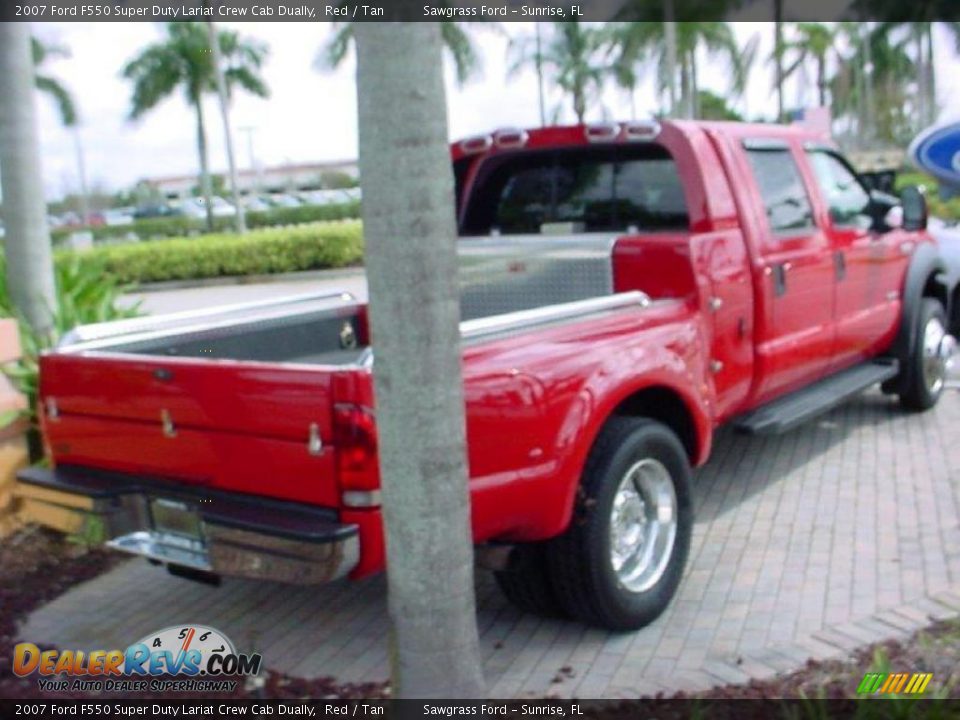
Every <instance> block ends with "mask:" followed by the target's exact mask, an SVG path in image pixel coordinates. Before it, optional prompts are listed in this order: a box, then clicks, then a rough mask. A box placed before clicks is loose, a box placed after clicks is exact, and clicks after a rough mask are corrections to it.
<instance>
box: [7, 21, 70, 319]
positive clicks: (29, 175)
mask: <svg viewBox="0 0 960 720" xmlns="http://www.w3.org/2000/svg"><path fill="white" fill-rule="evenodd" d="M33 88H34V78H33V56H32V55H31V52H30V25H29V24H28V23H19V22H18V23H8V22H4V23H0V186H2V187H3V215H4V221H5V222H6V236H5V237H4V241H3V245H4V251H5V253H6V261H7V285H8V287H9V288H10V298H11V300H12V302H13V304H14V305H15V306H16V308H17V309H18V310H19V311H20V312H21V313H22V314H23V316H24V319H25V320H26V321H27V322H28V323H30V326H31V327H32V328H33V329H34V330H35V331H36V332H37V333H39V334H40V335H49V334H50V333H51V332H52V331H53V327H54V324H53V321H54V315H55V314H56V312H57V293H56V285H55V283H54V278H53V256H52V253H51V251H50V232H49V230H48V228H47V206H46V202H45V201H44V195H43V176H42V174H41V168H40V140H39V136H38V133H37V118H36V108H35V106H34V93H33Z"/></svg>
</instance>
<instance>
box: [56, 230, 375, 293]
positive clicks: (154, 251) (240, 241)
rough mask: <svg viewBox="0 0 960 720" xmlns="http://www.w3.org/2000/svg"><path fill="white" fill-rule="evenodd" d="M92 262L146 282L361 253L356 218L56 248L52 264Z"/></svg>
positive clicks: (305, 265)
mask: <svg viewBox="0 0 960 720" xmlns="http://www.w3.org/2000/svg"><path fill="white" fill-rule="evenodd" d="M77 256H79V257H81V258H82V259H83V260H85V261H89V262H95V263H97V264H98V266H100V267H102V268H103V270H104V272H105V273H106V274H108V275H109V276H110V277H111V278H112V279H113V280H114V281H115V282H118V283H122V284H128V283H147V282H160V281H164V280H194V279H199V278H213V277H225V276H232V275H261V274H268V273H284V272H296V271H298V270H317V269H322V268H336V267H344V266H347V265H352V264H356V263H359V262H360V261H361V260H362V258H363V233H362V230H361V226H360V223H359V222H356V221H342V222H327V223H314V224H305V225H297V226H293V227H282V228H262V229H259V230H253V231H251V232H249V233H247V234H246V235H242V236H241V235H234V234H214V235H200V236H197V237H191V238H175V239H170V240H160V241H156V242H142V243H129V244H125V245H102V246H99V247H94V248H92V249H90V250H86V251H81V252H73V251H70V250H58V251H57V253H56V260H57V263H58V264H60V263H67V262H72V261H73V259H74V258H75V257H77Z"/></svg>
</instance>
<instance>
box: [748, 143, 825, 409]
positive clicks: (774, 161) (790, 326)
mask: <svg viewBox="0 0 960 720" xmlns="http://www.w3.org/2000/svg"><path fill="white" fill-rule="evenodd" d="M742 148H743V153H744V155H745V157H746V161H747V163H746V164H747V167H748V168H749V172H748V175H749V179H748V185H749V186H750V187H746V188H744V189H743V191H744V192H747V193H749V194H750V195H752V196H753V202H752V203H751V204H750V207H752V208H753V209H754V211H755V212H756V213H759V214H761V215H762V216H761V217H758V218H757V225H758V227H760V228H762V230H761V236H760V237H759V238H758V240H759V242H758V249H757V252H758V259H757V261H756V262H755V264H754V287H755V288H756V297H757V302H756V335H755V336H756V355H755V358H756V370H757V376H758V386H757V389H756V393H755V398H756V400H757V401H761V402H762V401H764V400H768V399H771V398H772V397H774V396H776V395H779V394H782V393H784V392H788V391H790V390H793V389H795V388H798V387H800V386H802V385H804V384H806V383H808V382H810V381H811V380H814V379H816V378H817V377H819V376H821V375H823V374H825V373H826V371H827V368H828V366H829V364H830V358H831V352H832V350H833V340H834V324H833V318H834V293H833V285H834V279H833V278H834V275H833V273H834V270H833V257H832V247H831V243H830V238H829V237H828V236H827V234H826V233H824V231H823V230H822V229H821V228H820V227H818V226H817V223H816V220H815V217H814V212H813V205H812V203H811V200H810V196H809V193H808V189H807V187H806V185H805V183H804V181H803V177H802V174H801V171H800V166H799V161H800V160H802V156H801V155H800V153H801V152H802V150H801V148H800V147H799V146H798V145H795V144H793V143H789V142H787V141H785V140H782V139H764V138H757V139H746V140H744V141H743V145H742Z"/></svg>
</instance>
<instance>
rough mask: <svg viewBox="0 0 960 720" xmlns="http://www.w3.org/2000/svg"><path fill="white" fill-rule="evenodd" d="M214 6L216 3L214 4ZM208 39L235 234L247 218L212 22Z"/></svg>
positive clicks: (214, 28)
mask: <svg viewBox="0 0 960 720" xmlns="http://www.w3.org/2000/svg"><path fill="white" fill-rule="evenodd" d="M214 5H216V2H214ZM207 34H208V36H209V38H210V53H211V55H212V57H213V74H214V77H216V79H217V99H218V100H219V101H220V117H221V118H222V119H223V137H224V141H225V142H226V145H227V168H228V170H229V173H230V194H231V196H232V200H233V204H234V207H236V208H237V214H236V221H237V225H236V227H237V232H238V233H240V234H241V235H243V234H244V233H246V232H247V218H246V213H244V211H243V203H241V202H240V188H239V187H238V185H237V163H236V160H235V159H234V155H233V133H232V132H230V99H229V97H227V84H226V82H225V81H224V79H223V60H222V59H221V57H220V43H219V42H218V41H217V28H216V26H215V25H214V23H213V22H212V21H210V22H208V23H207Z"/></svg>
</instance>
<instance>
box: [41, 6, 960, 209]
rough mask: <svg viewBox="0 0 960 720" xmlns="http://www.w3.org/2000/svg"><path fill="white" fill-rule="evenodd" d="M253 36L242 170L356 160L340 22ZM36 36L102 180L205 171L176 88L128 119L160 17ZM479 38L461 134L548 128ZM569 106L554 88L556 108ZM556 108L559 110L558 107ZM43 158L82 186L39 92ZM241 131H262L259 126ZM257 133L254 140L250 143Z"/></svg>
mask: <svg viewBox="0 0 960 720" xmlns="http://www.w3.org/2000/svg"><path fill="white" fill-rule="evenodd" d="M223 26H224V27H230V28H232V29H235V30H237V31H239V32H240V33H241V34H243V35H246V36H250V37H253V38H257V39H259V40H261V41H263V42H265V43H266V44H267V45H268V46H269V57H268V60H267V63H266V65H265V67H264V69H263V75H264V77H265V80H266V82H267V85H268V86H269V87H270V89H271V96H270V98H269V99H267V100H261V99H258V98H254V97H250V96H246V95H243V94H238V95H237V96H236V97H235V99H234V101H233V106H232V116H231V118H232V123H233V127H234V147H235V152H236V154H237V162H238V166H239V168H241V169H243V168H248V167H250V166H251V154H250V150H251V147H250V145H251V144H252V150H253V155H254V158H255V161H256V162H257V163H258V164H261V165H265V166H270V165H275V164H280V163H288V162H293V163H301V162H303V163H306V162H320V161H327V160H330V161H332V160H348V159H354V158H356V153H357V130H356V124H357V113H356V91H355V85H354V74H355V65H354V62H353V57H352V55H351V57H349V58H348V59H347V61H346V62H345V63H344V65H342V66H341V67H340V68H339V69H338V70H336V71H333V72H330V71H318V70H315V69H314V59H315V56H316V54H317V52H318V49H319V48H321V47H322V46H323V45H324V43H325V42H326V40H327V39H328V37H329V35H330V34H331V32H332V27H331V26H330V25H327V24H323V23H309V22H303V23H224V24H223ZM504 28H505V32H506V33H507V34H508V35H509V36H510V37H513V36H517V35H528V36H532V34H533V25H532V24H530V23H508V24H505V26H504ZM734 29H735V32H736V34H737V37H738V40H739V41H740V43H741V44H744V43H746V42H747V41H748V40H749V39H750V37H751V36H753V35H754V34H759V36H760V43H761V45H760V51H759V54H758V58H760V59H764V60H765V59H766V58H767V57H768V56H769V54H770V50H771V48H772V44H773V39H772V25H771V24H770V23H746V22H745V23H734ZM33 32H34V33H35V34H36V35H37V36H38V37H39V38H41V39H42V40H44V41H49V42H54V43H57V44H61V45H64V46H66V47H68V48H69V49H70V51H71V56H70V57H69V58H64V59H53V60H50V61H49V64H47V65H45V66H44V70H43V71H44V73H46V74H49V75H53V76H55V77H56V78H58V79H59V80H60V81H61V82H62V83H63V84H64V85H66V86H67V87H68V88H69V89H70V90H71V91H72V93H73V95H74V97H75V99H76V102H77V106H78V110H79V114H80V118H81V126H80V128H79V138H80V141H81V145H82V147H83V152H84V157H85V162H86V168H87V177H88V181H89V184H90V186H91V187H93V186H98V187H100V188H104V189H109V190H118V189H122V188H125V187H129V186H131V185H132V184H134V183H135V182H136V181H138V180H140V179H142V178H151V177H163V176H170V175H186V174H191V173H195V172H196V171H197V167H198V161H197V151H196V119H195V114H194V112H193V110H192V109H190V108H189V107H188V106H187V104H186V103H185V102H184V100H183V99H182V96H180V95H179V94H178V95H174V96H172V97H171V98H170V99H168V100H166V101H165V102H163V103H162V104H161V105H159V106H158V107H157V108H156V109H155V110H153V111H151V112H150V113H148V114H147V115H146V116H144V117H143V118H142V119H140V120H138V121H136V122H131V121H130V120H128V115H129V110H130V93H131V88H130V84H129V82H128V81H126V80H124V79H123V78H122V77H121V76H120V69H121V68H122V67H123V65H124V64H125V62H127V61H128V60H129V59H130V58H132V57H134V56H135V55H136V54H137V53H138V52H139V51H140V50H141V49H142V48H143V47H145V46H146V45H147V44H149V43H151V42H154V41H156V40H159V39H160V38H161V37H162V33H163V29H162V27H161V26H159V25H158V24H154V23H100V24H97V23H42V24H36V25H35V26H34V28H33ZM473 37H474V39H475V41H476V44H477V46H478V49H479V52H480V54H481V57H482V60H483V67H482V74H481V75H480V76H479V77H477V78H476V79H474V80H473V81H472V82H470V83H468V84H467V85H466V86H464V87H463V88H458V87H457V86H456V84H455V82H454V79H453V73H452V70H451V68H450V67H447V68H446V78H447V106H448V121H449V129H450V135H451V138H460V137H464V136H468V135H471V134H476V133H480V132H487V131H490V130H493V129H496V128H499V127H517V126H519V127H530V126H536V125H538V124H539V111H538V104H537V82H536V76H535V75H534V73H533V72H532V71H526V72H522V73H520V74H518V75H516V76H513V77H510V78H507V77H506V75H507V73H506V70H507V66H508V63H507V47H508V43H509V37H507V36H506V35H504V34H499V33H497V32H494V31H491V30H488V29H481V28H477V29H476V31H475V32H473ZM935 48H936V64H937V78H938V83H939V85H938V88H937V90H938V100H939V103H940V105H941V119H946V118H951V119H952V118H960V72H958V71H960V59H958V57H957V55H956V54H955V53H954V52H953V48H952V46H951V44H950V42H949V40H948V38H947V37H946V36H945V34H939V33H938V35H937V37H936V42H935ZM760 59H758V62H757V63H756V65H755V66H754V68H755V69H754V72H753V73H752V75H751V81H750V84H749V86H748V89H747V92H746V93H745V95H744V97H743V98H742V99H740V100H738V101H737V102H736V103H735V105H736V107H737V108H738V109H739V110H741V111H746V114H747V115H749V116H756V115H767V116H772V115H773V114H774V113H775V102H776V101H775V95H774V93H773V91H772V87H771V83H772V68H771V67H770V66H769V65H768V64H766V63H763V62H761V61H760ZM700 65H701V67H702V68H703V69H702V70H701V71H700V82H701V85H702V86H703V87H704V88H707V89H711V90H714V91H715V92H718V93H723V92H725V91H726V90H727V79H728V77H729V73H728V71H727V68H725V67H724V66H723V63H717V62H708V61H706V59H704V60H703V61H701V63H700ZM804 93H806V97H807V99H808V100H812V98H813V93H814V88H813V87H812V83H809V82H808V83H806V86H804V83H803V82H802V80H801V79H800V78H798V79H797V80H795V81H791V82H790V84H789V85H788V87H787V106H788V107H790V106H795V105H796V104H797V103H798V101H799V100H801V99H802V98H803V97H804ZM562 102H563V98H562V97H561V96H560V95H559V94H558V93H556V92H548V100H547V104H548V109H550V108H553V107H554V106H556V105H558V104H560V103H562ZM635 102H636V108H637V115H638V116H641V117H642V116H644V115H648V114H650V113H651V112H653V111H654V110H656V109H657V108H658V107H659V104H658V102H657V101H656V98H655V96H654V89H653V80H652V78H651V77H650V73H648V74H647V77H646V78H645V79H644V80H643V82H642V83H641V85H640V86H639V89H638V91H637V93H636V98H635ZM563 108H564V111H563V115H562V116H561V119H562V120H563V121H569V122H572V121H573V116H572V113H571V112H570V110H569V103H565V104H563ZM205 109H206V111H207V112H206V117H207V129H208V137H209V142H210V157H211V167H212V168H213V170H214V171H215V172H223V171H224V170H225V168H226V152H225V149H224V142H223V129H222V125H221V122H220V116H219V113H218V109H217V106H216V100H215V99H214V98H212V97H211V98H210V99H208V100H207V101H206V105H205ZM548 111H549V110H548ZM37 113H38V117H39V121H40V137H41V144H42V162H43V172H44V181H45V186H46V191H47V195H48V198H50V199H54V198H57V197H61V196H62V195H64V194H66V193H69V192H75V191H76V190H77V189H78V187H79V181H78V171H77V154H76V150H75V147H76V144H75V139H74V137H73V134H72V133H71V132H68V131H67V130H65V129H64V128H63V127H61V125H60V122H59V118H58V116H57V113H56V109H55V106H54V104H53V102H52V101H51V100H50V99H48V98H46V97H44V96H42V95H38V97H37ZM630 116H631V106H630V102H629V98H628V96H627V95H626V94H625V93H624V92H623V91H620V90H617V89H616V88H613V87H612V86H611V87H608V88H606V89H605V91H604V93H603V95H602V97H601V98H600V99H599V101H598V102H595V103H593V104H592V105H591V109H590V112H589V114H588V120H597V121H599V120H603V119H610V118H612V119H629V118H630ZM240 128H251V129H252V130H251V131H250V132H249V133H246V132H239V129H240ZM248 138H249V141H250V142H248Z"/></svg>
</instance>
